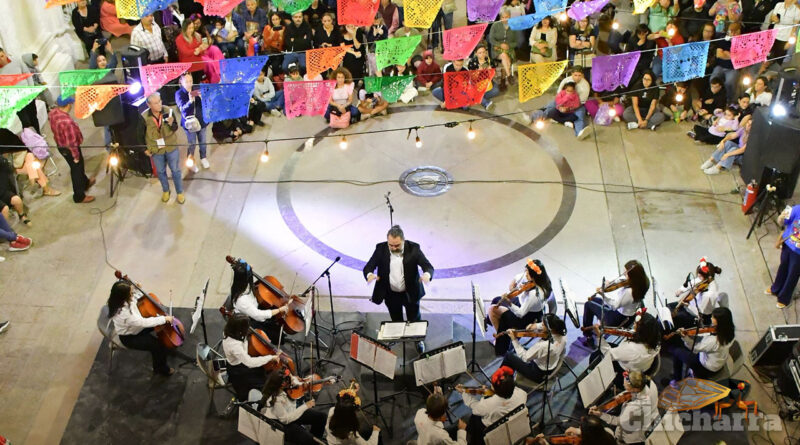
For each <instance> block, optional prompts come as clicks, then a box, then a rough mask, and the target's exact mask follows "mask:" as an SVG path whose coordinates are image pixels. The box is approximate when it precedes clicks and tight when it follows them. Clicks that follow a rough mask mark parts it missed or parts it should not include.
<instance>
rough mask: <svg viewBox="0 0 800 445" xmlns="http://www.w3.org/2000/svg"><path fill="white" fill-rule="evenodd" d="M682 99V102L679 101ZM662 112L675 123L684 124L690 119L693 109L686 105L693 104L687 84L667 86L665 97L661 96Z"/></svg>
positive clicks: (678, 83) (680, 83)
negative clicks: (690, 111) (690, 112)
mask: <svg viewBox="0 0 800 445" xmlns="http://www.w3.org/2000/svg"><path fill="white" fill-rule="evenodd" d="M679 99H680V100H679ZM660 103H661V112H662V113H664V115H666V116H667V118H672V120H674V121H675V123H676V124H677V123H679V122H683V121H685V120H686V119H687V118H688V117H689V110H690V109H691V107H686V104H690V103H692V101H691V100H690V98H689V86H688V84H687V83H686V82H677V83H674V84H670V85H669V86H667V90H666V91H665V92H664V95H663V96H661V100H660Z"/></svg>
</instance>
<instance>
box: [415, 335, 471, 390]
mask: <svg viewBox="0 0 800 445" xmlns="http://www.w3.org/2000/svg"><path fill="white" fill-rule="evenodd" d="M466 371H467V356H466V351H465V349H464V346H463V345H462V346H459V347H456V348H451V349H446V350H444V351H442V352H440V353H438V354H435V355H432V356H430V357H428V358H424V359H420V360H417V361H415V362H414V380H415V381H416V383H417V386H420V385H424V384H427V383H431V382H435V381H437V380H441V379H445V378H448V377H451V376H454V375H457V374H462V373H464V372H466Z"/></svg>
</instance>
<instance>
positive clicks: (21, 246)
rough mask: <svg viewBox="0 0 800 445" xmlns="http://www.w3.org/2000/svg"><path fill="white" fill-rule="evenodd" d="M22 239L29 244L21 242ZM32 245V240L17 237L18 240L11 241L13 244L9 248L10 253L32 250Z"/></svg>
mask: <svg viewBox="0 0 800 445" xmlns="http://www.w3.org/2000/svg"><path fill="white" fill-rule="evenodd" d="M20 238H22V239H23V240H25V241H27V244H26V243H25V242H24V241H23V242H21V241H20ZM31 243H33V241H31V239H30V238H25V237H20V236H17V239H16V240H14V241H11V242H10V243H9V248H8V250H9V251H10V252H19V251H22V250H28V249H30V248H31Z"/></svg>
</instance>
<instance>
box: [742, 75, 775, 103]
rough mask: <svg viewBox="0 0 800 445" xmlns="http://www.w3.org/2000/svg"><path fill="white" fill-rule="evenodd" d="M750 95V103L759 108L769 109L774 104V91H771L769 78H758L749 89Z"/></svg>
mask: <svg viewBox="0 0 800 445" xmlns="http://www.w3.org/2000/svg"><path fill="white" fill-rule="evenodd" d="M747 94H749V95H750V103H752V104H753V105H755V106H758V107H768V106H769V104H771V103H772V90H770V89H769V85H768V84H767V78H766V77H764V76H758V77H757V78H756V81H755V82H753V86H751V87H750V88H748V89H747Z"/></svg>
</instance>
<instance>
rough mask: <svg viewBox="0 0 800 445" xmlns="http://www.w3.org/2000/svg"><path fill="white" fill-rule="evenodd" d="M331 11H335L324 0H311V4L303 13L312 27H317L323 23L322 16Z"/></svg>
mask: <svg viewBox="0 0 800 445" xmlns="http://www.w3.org/2000/svg"><path fill="white" fill-rule="evenodd" d="M334 9H335V8H334ZM329 12H330V13H335V11H333V10H331V9H330V8H328V5H326V4H325V1H324V0H311V5H310V6H309V7H308V9H306V10H305V11H303V15H304V17H305V20H306V22H308V24H309V25H311V28H312V29H316V28H317V27H318V26H319V25H320V24H321V23H322V16H323V15H325V14H326V13H329Z"/></svg>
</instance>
